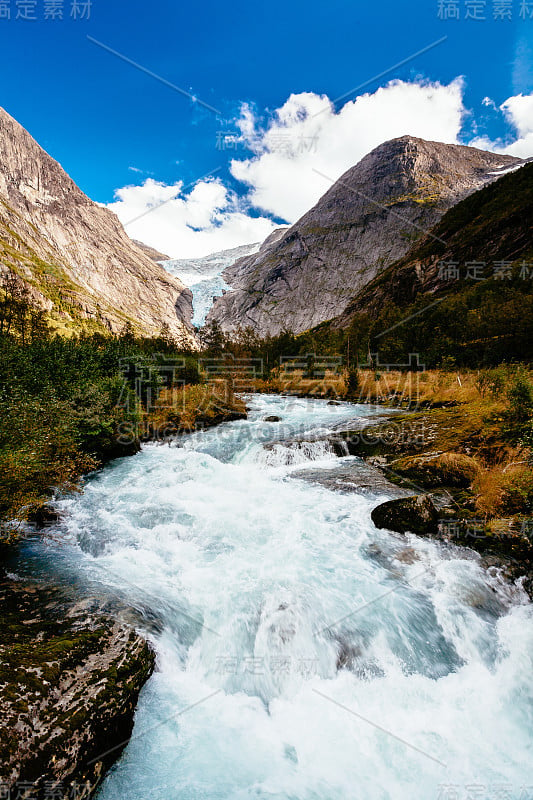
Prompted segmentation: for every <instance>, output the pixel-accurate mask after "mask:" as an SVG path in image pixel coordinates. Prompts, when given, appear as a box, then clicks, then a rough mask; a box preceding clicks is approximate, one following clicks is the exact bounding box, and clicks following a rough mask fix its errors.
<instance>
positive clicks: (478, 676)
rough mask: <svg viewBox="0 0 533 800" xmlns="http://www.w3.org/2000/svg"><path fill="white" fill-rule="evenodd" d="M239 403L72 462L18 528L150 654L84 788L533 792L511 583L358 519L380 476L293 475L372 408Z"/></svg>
mask: <svg viewBox="0 0 533 800" xmlns="http://www.w3.org/2000/svg"><path fill="white" fill-rule="evenodd" d="M249 404H250V406H251V412H250V416H249V419H248V420H247V421H239V422H233V423H229V424H226V425H223V426H221V427H219V428H217V429H212V430H210V431H207V432H204V433H197V434H194V435H192V436H190V437H187V438H186V439H183V440H182V441H181V445H182V446H171V447H168V446H148V447H146V448H145V449H144V450H143V451H142V452H141V453H139V454H138V455H137V456H134V457H132V458H125V459H120V460H118V461H116V462H115V463H113V464H112V465H110V466H109V467H108V468H106V469H105V470H104V471H103V472H101V473H99V474H97V475H95V476H93V477H91V478H90V479H89V480H88V481H87V485H86V487H85V492H84V494H82V495H74V496H70V497H67V498H64V499H63V500H61V501H60V506H61V507H62V511H63V512H64V515H65V516H64V519H63V522H62V524H61V525H60V526H59V527H58V528H57V529H56V530H54V531H52V532H51V533H50V537H49V539H48V541H47V542H46V544H44V545H39V544H37V543H36V544H35V545H34V548H36V550H35V552H34V555H33V557H34V558H38V559H39V560H40V563H41V565H44V566H42V569H47V570H48V572H49V573H50V572H52V573H54V574H57V575H62V576H63V577H64V578H65V579H68V580H70V581H75V582H77V584H78V585H80V586H83V587H85V588H86V590H87V591H88V592H92V593H95V592H98V593H99V594H101V595H102V596H104V597H106V596H107V597H109V598H110V601H111V600H113V601H117V600H119V601H120V603H121V604H122V605H123V606H127V607H130V608H132V609H134V610H135V615H136V616H135V620H136V624H137V626H138V627H139V628H141V629H142V630H144V632H145V633H146V634H147V635H148V636H149V638H150V640H151V642H152V643H153V646H154V648H155V650H156V653H157V670H156V672H155V673H154V675H153V676H152V678H151V679H150V681H149V682H148V684H147V685H146V687H145V688H144V690H143V692H142V694H141V698H140V702H139V706H138V709H137V712H136V720H135V728H134V732H133V737H132V739H131V741H130V743H129V745H128V747H127V748H126V750H125V751H124V753H123V754H122V756H121V758H120V760H119V762H118V763H117V765H116V767H115V768H114V769H113V770H112V771H111V773H110V774H109V775H108V777H107V778H106V780H105V782H104V784H103V786H102V788H101V790H100V794H99V798H100V800H124V798H128V800H147V798H150V800H193V799H194V800H223V799H224V800H226V799H227V800H230V798H231V800H252V798H253V799H254V800H266V799H267V798H268V800H344V799H346V800H352V799H353V800H355V799H356V798H357V800H359V799H360V800H417V799H418V798H420V800H441V798H443V799H444V798H456V799H457V800H468V798H470V797H474V798H476V800H478V799H479V800H497V799H498V798H499V799H500V800H502V799H503V798H511V800H532V798H533V776H532V771H531V763H532V755H533V702H532V701H533V616H532V606H531V605H530V604H529V603H528V602H527V599H526V597H525V595H524V593H523V592H522V590H521V588H520V586H518V585H517V586H510V585H508V584H506V583H505V582H503V581H502V580H501V579H500V577H499V575H498V573H497V572H496V571H495V570H492V571H489V572H487V571H486V570H484V569H483V568H482V566H481V564H480V559H479V557H478V556H476V555H475V554H474V553H472V552H470V551H467V550H462V551H461V550H458V549H454V548H451V547H446V546H444V545H440V544H438V543H436V542H431V541H429V540H424V539H420V538H416V537H414V536H401V535H395V534H391V533H388V532H386V531H380V530H377V529H376V528H375V527H374V525H373V524H372V522H371V518H370V513H371V510H372V508H373V507H374V506H375V505H377V504H378V503H380V502H383V501H385V500H387V499H390V497H392V496H396V495H395V492H396V490H395V489H393V488H392V487H390V490H389V489H388V488H385V489H384V488H383V483H381V484H379V483H378V482H376V486H377V487H378V488H376V490H375V491H368V487H367V488H366V489H365V490H364V491H363V490H361V491H358V490H357V485H355V486H353V487H352V488H351V490H350V491H348V490H346V491H333V490H331V488H329V487H328V486H327V485H321V483H320V482H317V481H316V480H314V479H305V473H306V469H308V468H309V469H311V468H312V470H313V473H312V474H313V475H316V474H317V469H318V472H322V473H323V474H332V473H334V471H335V470H336V469H339V468H340V467H341V466H342V468H343V469H344V472H345V473H346V468H347V467H350V466H351V465H352V466H353V468H354V470H356V469H357V466H358V463H359V462H358V459H355V458H350V457H347V458H337V457H336V455H335V452H334V450H333V449H332V448H331V446H330V445H328V443H327V441H326V439H327V436H326V434H327V432H328V431H333V430H335V429H336V428H337V427H338V426H340V425H342V424H343V423H348V422H349V421H350V424H351V425H353V424H357V420H359V421H360V422H361V423H362V422H364V421H365V420H366V421H368V418H369V417H370V416H372V415H373V414H375V413H379V412H378V411H377V410H375V411H373V410H372V409H369V408H368V407H362V406H353V405H349V404H342V405H341V406H328V404H327V403H326V402H325V401H318V400H314V401H309V400H297V399H294V398H282V397H262V396H254V397H252V398H251V399H250V400H249ZM273 414H274V415H278V416H279V417H281V422H279V423H267V422H264V421H263V419H264V417H266V416H268V415H273ZM354 420H355V421H356V422H355V423H354V422H353V421H354ZM354 474H356V472H354ZM474 791H475V792H477V793H475V794H474V793H473V792H474ZM504 792H507V793H506V794H504Z"/></svg>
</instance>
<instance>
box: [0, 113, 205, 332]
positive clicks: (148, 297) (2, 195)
mask: <svg viewBox="0 0 533 800" xmlns="http://www.w3.org/2000/svg"><path fill="white" fill-rule="evenodd" d="M0 201H1V202H0V257H1V260H2V265H3V267H4V270H5V269H8V270H10V271H11V272H14V273H16V274H17V275H18V276H19V277H20V279H21V280H22V281H23V282H24V283H25V284H26V285H27V287H28V289H29V290H30V293H31V296H32V298H33V300H34V302H35V303H36V304H37V305H39V306H40V307H41V308H43V309H46V310H47V311H48V313H49V315H50V318H51V321H52V322H53V323H54V324H55V326H56V328H57V329H58V330H65V331H67V330H76V329H77V328H79V327H80V325H81V326H89V327H91V326H92V327H93V328H94V327H96V328H99V329H101V328H108V329H110V330H112V331H114V332H118V331H119V330H121V329H122V328H123V327H124V325H125V324H126V323H128V322H129V323H130V324H133V326H134V327H136V328H137V330H138V331H139V332H140V333H143V334H146V335H151V334H158V333H159V332H160V331H161V328H162V326H163V325H166V326H168V329H169V331H170V332H171V333H172V334H173V335H174V336H175V337H176V338H178V339H181V340H183V341H188V342H191V341H192V335H191V332H190V328H189V320H190V316H191V313H192V304H191V298H190V292H189V291H188V290H187V289H186V288H185V287H184V286H183V284H182V283H181V282H180V281H179V280H178V279H177V278H175V277H173V276H171V275H168V274H167V273H166V272H165V271H164V269H163V268H162V267H160V266H159V265H157V264H155V263H154V262H153V261H152V260H151V258H150V257H149V256H148V255H146V253H144V252H143V251H142V250H141V249H140V248H139V247H138V246H137V245H135V244H134V242H133V241H132V240H131V239H130V238H129V237H128V236H127V234H126V232H125V230H124V228H123V227H122V225H121V224H120V222H119V220H118V218H117V217H116V215H115V214H113V213H112V212H111V211H109V210H108V209H106V208H103V207H101V206H99V205H98V204H96V203H93V202H92V200H90V199H89V198H88V197H87V196H86V195H85V194H84V193H83V192H82V191H81V189H80V188H79V187H78V186H77V185H76V184H75V183H74V181H73V180H72V179H71V178H70V177H69V176H68V175H67V173H66V172H65V171H64V169H63V168H62V167H61V165H60V164H59V163H58V162H57V161H55V160H54V159H53V158H52V157H51V156H50V155H48V153H46V152H45V151H44V150H43V149H42V148H41V147H40V145H39V144H37V142H36V141H35V139H33V137H32V136H31V135H30V134H29V133H28V132H27V131H26V130H25V129H24V128H23V127H22V126H21V125H20V124H19V123H18V122H17V121H16V120H15V119H13V117H11V116H10V115H9V114H8V113H7V111H5V109H0Z"/></svg>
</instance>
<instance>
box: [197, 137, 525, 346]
mask: <svg viewBox="0 0 533 800" xmlns="http://www.w3.org/2000/svg"><path fill="white" fill-rule="evenodd" d="M521 163H523V162H522V161H521V159H517V158H513V157H512V156H502V155H499V154H496V153H489V152H485V151H483V150H478V149H476V148H473V147H467V146H465V145H456V144H445V143H443V142H430V141H426V140H424V139H420V138H417V137H414V136H407V135H406V136H401V137H399V138H397V139H391V140H390V141H387V142H383V143H382V144H380V145H379V146H378V147H376V148H375V149H374V150H372V151H371V152H370V153H368V155H366V156H365V157H364V158H363V159H361V161H359V163H357V164H356V165H355V166H353V167H351V168H350V169H349V170H348V171H347V172H346V173H345V174H344V175H342V176H341V178H339V180H338V181H336V182H335V183H334V184H333V185H332V186H329V188H328V187H327V185H326V181H325V186H324V188H325V189H327V191H326V193H325V194H324V195H323V197H322V198H321V199H320V200H319V201H318V203H317V204H316V205H315V206H314V207H313V208H312V209H311V210H310V211H308V212H307V213H306V214H305V215H304V216H303V217H302V218H301V219H300V220H298V222H296V224H295V225H293V226H292V227H291V228H289V230H288V231H286V232H285V233H284V234H283V235H282V236H281V238H279V239H278V240H277V241H274V242H272V243H268V244H267V245H264V246H263V247H262V248H261V250H260V251H259V253H258V254H257V255H253V256H251V257H249V258H248V259H244V260H241V261H240V262H239V264H238V270H234V274H233V276H232V277H233V281H232V283H231V285H232V288H233V290H234V291H231V292H227V293H226V294H225V295H224V296H223V297H221V298H220V299H219V300H217V301H216V302H215V304H214V306H213V308H212V310H211V312H210V314H209V316H208V321H210V320H217V321H218V322H219V323H220V324H221V325H222V327H223V328H225V329H226V330H232V329H235V328H236V327H239V326H246V325H251V326H252V327H254V328H255V329H256V330H257V331H258V332H259V333H261V334H267V333H269V334H276V333H279V332H281V331H282V330H283V329H284V328H286V327H287V323H288V321H290V326H291V327H292V329H293V330H294V331H295V332H296V333H299V332H302V331H304V330H307V329H309V328H312V327H314V326H315V325H318V324H320V323H321V322H324V321H326V320H328V319H331V318H332V317H335V316H337V315H338V314H340V313H342V311H343V310H344V309H345V308H346V306H347V304H348V303H349V302H350V300H351V298H352V297H353V296H354V295H355V294H357V292H358V291H360V290H361V289H362V288H363V287H364V286H365V285H366V284H367V283H368V282H369V281H371V280H372V279H373V278H374V277H375V276H376V275H377V274H379V273H380V272H381V271H383V270H384V269H385V268H386V267H387V266H389V265H390V264H392V263H393V262H394V261H396V260H397V259H399V258H401V257H402V256H403V255H405V254H406V253H407V251H408V250H409V249H410V247H411V246H412V245H413V244H414V242H415V241H416V240H417V239H418V238H420V237H422V236H423V235H424V234H425V233H426V232H427V231H428V230H429V229H431V228H432V227H433V225H435V224H436V223H437V222H438V221H439V220H440V218H441V217H442V215H443V214H444V213H445V212H446V211H447V210H448V209H449V208H450V207H451V206H453V205H455V204H456V203H457V202H459V201H460V200H462V199H463V198H464V197H466V196H467V195H469V194H471V193H472V192H475V191H476V190H477V189H480V188H482V187H483V186H485V185H486V184H487V183H489V182H491V181H494V180H495V179H496V177H497V176H498V170H501V169H502V168H507V167H509V166H512V165H515V164H521ZM230 280H231V278H230Z"/></svg>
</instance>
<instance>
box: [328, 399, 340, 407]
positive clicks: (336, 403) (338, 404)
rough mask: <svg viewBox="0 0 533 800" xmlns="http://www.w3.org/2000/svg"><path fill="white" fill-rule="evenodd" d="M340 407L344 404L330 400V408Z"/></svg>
mask: <svg viewBox="0 0 533 800" xmlns="http://www.w3.org/2000/svg"><path fill="white" fill-rule="evenodd" d="M340 405H342V403H339V401H338V400H330V401H329V402H328V406H340Z"/></svg>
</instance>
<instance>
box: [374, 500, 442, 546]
mask: <svg viewBox="0 0 533 800" xmlns="http://www.w3.org/2000/svg"><path fill="white" fill-rule="evenodd" d="M372 522H373V523H374V525H375V526H376V527H377V528H386V529H387V530H389V531H396V532H397V533H408V532H409V533H417V534H419V535H422V536H424V535H428V534H435V533H438V530H439V512H438V511H437V509H436V508H435V506H434V505H433V501H432V500H431V497H429V496H428V495H425V494H424V495H419V496H416V497H401V498H400V499H398V500H389V501H387V502H386V503H382V504H381V505H379V506H377V508H375V509H374V510H373V511H372Z"/></svg>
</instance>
